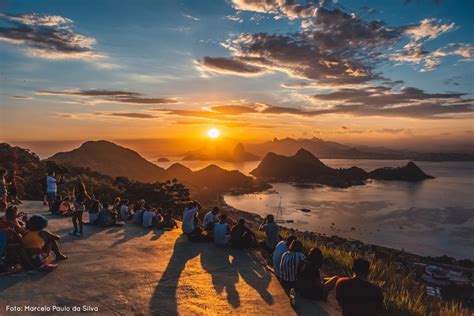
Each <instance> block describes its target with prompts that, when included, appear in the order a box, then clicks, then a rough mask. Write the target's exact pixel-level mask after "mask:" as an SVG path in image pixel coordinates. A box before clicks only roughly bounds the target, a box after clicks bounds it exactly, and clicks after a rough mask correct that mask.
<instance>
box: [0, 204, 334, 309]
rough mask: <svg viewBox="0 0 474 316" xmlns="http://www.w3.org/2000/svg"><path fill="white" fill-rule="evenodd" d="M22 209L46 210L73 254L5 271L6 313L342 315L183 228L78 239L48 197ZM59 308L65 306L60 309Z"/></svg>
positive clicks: (1, 285)
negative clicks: (295, 295) (44, 266)
mask: <svg viewBox="0 0 474 316" xmlns="http://www.w3.org/2000/svg"><path fill="white" fill-rule="evenodd" d="M19 208H20V210H21V211H25V212H27V213H29V214H34V213H41V214H46V216H47V217H48V218H49V227H48V229H49V230H51V231H52V232H55V233H58V234H60V235H61V236H62V239H61V241H60V247H61V249H62V251H63V252H64V253H65V254H67V255H68V256H69V259H68V260H66V261H63V262H60V263H59V267H58V269H57V270H55V271H53V272H36V271H34V272H20V273H17V274H10V275H3V276H0V315H21V314H29V313H27V312H25V311H24V309H25V308H28V307H30V308H35V307H38V308H49V309H50V310H51V312H45V313H43V312H40V313H38V312H35V313H34V314H35V315H39V314H47V315H50V314H58V315H59V314H61V315H64V311H68V308H69V312H73V309H79V310H80V311H81V312H88V314H95V315H177V314H180V315H222V314H236V315H238V314H240V315H297V314H299V315H338V314H340V313H339V312H337V311H336V310H335V309H334V308H333V307H332V306H330V305H328V304H325V303H316V302H309V301H305V300H299V301H298V305H297V307H296V308H292V307H291V306H290V304H289V300H288V297H287V295H286V294H285V292H284V290H283V289H282V287H281V286H280V284H279V282H278V281H277V280H276V278H275V276H274V275H273V274H272V273H270V272H268V271H267V270H266V269H264V268H263V266H262V265H260V264H259V263H258V262H256V261H255V260H254V259H253V258H252V256H250V255H249V254H248V253H247V252H245V251H242V250H234V249H226V248H218V247H215V246H214V245H213V244H209V243H191V242H189V241H188V240H187V239H186V238H185V237H184V236H182V235H181V230H180V229H175V230H173V231H169V232H163V231H157V230H147V229H143V228H141V227H137V226H135V225H133V224H130V223H127V225H125V227H114V228H105V229H101V228H98V227H93V226H85V227H84V236H83V237H79V238H78V237H73V236H71V235H69V234H68V232H69V231H70V230H71V228H72V223H71V218H58V217H52V216H49V215H48V214H47V208H46V207H45V206H43V205H42V202H24V204H22V205H20V206H19ZM84 217H85V219H86V218H87V214H84ZM53 257H54V255H53ZM7 305H8V306H10V307H9V308H10V309H14V308H15V307H16V308H17V309H21V310H22V311H23V312H21V311H20V312H13V311H7V309H6V308H7ZM53 306H57V308H61V307H63V309H62V311H56V312H53V311H52V309H53ZM74 307H76V308H74ZM30 313H31V312H30ZM76 314H78V313H76Z"/></svg>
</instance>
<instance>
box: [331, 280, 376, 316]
mask: <svg viewBox="0 0 474 316" xmlns="http://www.w3.org/2000/svg"><path fill="white" fill-rule="evenodd" d="M336 299H337V301H338V302H339V305H340V306H341V308H342V315H343V316H376V315H379V314H380V313H381V312H382V310H383V294H382V289H381V288H380V287H378V286H376V285H373V284H371V283H370V282H368V281H365V280H362V279H359V278H340V279H339V280H337V283H336Z"/></svg>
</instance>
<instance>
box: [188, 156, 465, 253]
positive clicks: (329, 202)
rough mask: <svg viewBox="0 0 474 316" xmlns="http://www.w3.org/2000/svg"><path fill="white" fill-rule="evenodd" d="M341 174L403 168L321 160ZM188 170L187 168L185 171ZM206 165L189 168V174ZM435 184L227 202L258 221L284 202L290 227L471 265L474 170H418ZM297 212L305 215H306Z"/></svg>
mask: <svg viewBox="0 0 474 316" xmlns="http://www.w3.org/2000/svg"><path fill="white" fill-rule="evenodd" d="M323 162H324V163H326V164H327V165H329V166H331V167H335V168H341V167H350V166H353V165H356V166H359V167H362V168H364V169H366V170H372V169H374V168H378V167H382V166H401V165H404V164H406V162H407V161H401V160H392V161H391V160H347V159H326V160H323ZM185 164H186V163H185ZM207 164H208V163H204V162H193V163H192V166H191V165H190V167H191V168H192V169H199V168H201V167H203V166H205V165H207ZM216 164H218V165H221V166H222V167H224V168H228V169H239V170H241V171H242V172H244V173H248V172H249V171H251V170H252V169H253V168H254V167H255V166H256V165H257V162H248V163H244V164H240V165H232V164H226V165H222V164H221V163H218V162H217V163H216ZM417 164H418V165H419V166H420V167H421V168H422V169H423V170H424V171H425V172H426V173H428V174H430V175H433V176H435V177H436V178H435V179H431V180H426V181H423V182H419V183H408V182H399V181H371V182H369V183H367V184H366V185H364V186H354V187H351V188H347V189H338V188H330V187H326V186H316V187H314V188H297V187H294V186H291V185H289V184H286V183H274V184H273V188H272V189H271V190H268V191H267V192H264V193H259V194H245V195H238V196H232V195H226V196H225V197H224V198H225V201H226V202H227V203H228V204H229V205H231V206H233V207H235V208H238V209H241V210H244V211H249V212H253V213H257V214H260V215H263V216H264V215H266V214H270V213H271V214H276V213H277V211H278V206H279V203H280V199H281V205H282V210H283V219H292V220H294V221H295V222H294V223H293V224H288V227H293V228H297V229H299V230H302V231H305V230H308V231H316V232H320V233H324V234H327V235H339V236H343V237H346V238H353V239H358V240H361V241H363V242H367V243H372V244H376V245H382V246H388V247H392V248H396V249H404V250H405V251H408V252H413V253H416V254H420V255H434V256H439V255H444V254H446V255H449V256H454V257H456V258H459V259H460V258H468V259H472V260H474V163H473V162H417ZM298 208H308V209H310V210H311V212H309V213H304V212H301V211H299V210H297V209H298Z"/></svg>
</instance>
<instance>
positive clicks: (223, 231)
mask: <svg viewBox="0 0 474 316" xmlns="http://www.w3.org/2000/svg"><path fill="white" fill-rule="evenodd" d="M226 220H227V215H226V214H221V215H220V216H219V221H218V222H217V223H215V225H214V244H216V245H217V246H227V245H228V244H229V237H230V226H229V224H227V223H226Z"/></svg>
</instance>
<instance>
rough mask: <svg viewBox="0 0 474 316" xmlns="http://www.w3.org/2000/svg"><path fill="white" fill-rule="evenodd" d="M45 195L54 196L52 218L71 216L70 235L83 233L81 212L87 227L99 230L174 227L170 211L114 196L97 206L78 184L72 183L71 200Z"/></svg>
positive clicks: (69, 198) (82, 186)
mask: <svg viewBox="0 0 474 316" xmlns="http://www.w3.org/2000/svg"><path fill="white" fill-rule="evenodd" d="M54 193H55V192H54ZM49 195H50V196H49V198H52V195H54V201H53V202H52V203H51V204H50V212H51V213H52V214H53V215H60V216H72V222H73V226H74V230H73V231H71V232H70V233H71V235H74V236H81V235H82V234H83V227H84V222H83V213H84V212H87V213H88V215H89V221H88V222H87V224H88V225H95V226H99V227H112V226H123V225H124V224H125V223H126V222H127V221H130V222H132V223H133V224H136V225H140V226H143V227H144V228H157V229H164V230H170V229H173V228H175V227H178V226H177V224H176V221H175V220H174V219H173V217H172V211H171V210H166V211H164V210H163V209H161V208H154V207H151V206H150V205H149V204H147V203H146V202H145V200H143V199H142V200H140V201H138V202H137V203H136V204H133V203H130V202H129V200H127V199H121V198H120V197H117V198H116V199H115V200H114V203H113V204H112V205H109V204H108V203H107V202H102V203H101V202H100V201H99V200H97V199H95V198H94V197H91V196H90V195H89V193H88V192H87V190H86V187H85V185H84V183H82V182H78V183H77V184H76V186H75V188H74V193H73V197H72V198H71V197H65V198H62V197H61V196H60V195H57V194H53V192H50V193H49Z"/></svg>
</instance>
